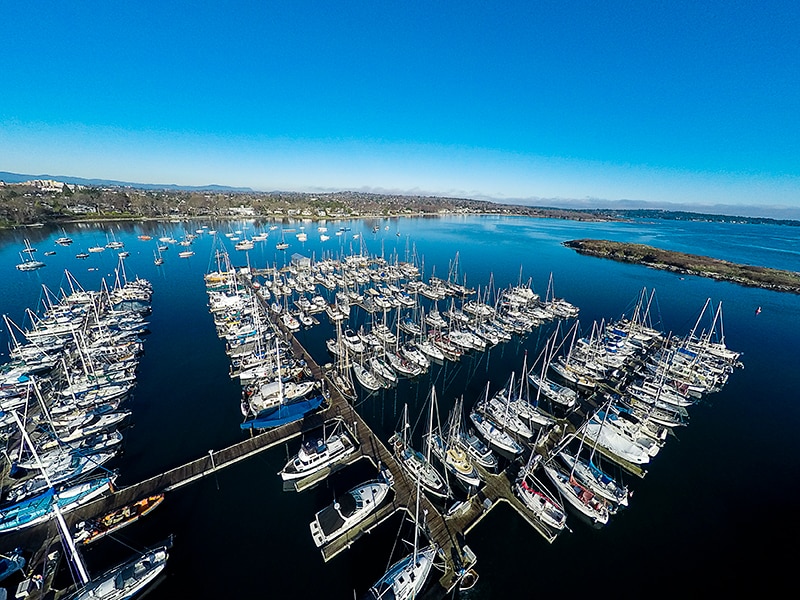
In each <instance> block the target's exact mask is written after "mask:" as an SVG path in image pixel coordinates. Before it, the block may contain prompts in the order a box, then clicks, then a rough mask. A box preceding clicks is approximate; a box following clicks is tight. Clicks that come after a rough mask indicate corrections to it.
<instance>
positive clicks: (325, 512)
mask: <svg viewBox="0 0 800 600" xmlns="http://www.w3.org/2000/svg"><path fill="white" fill-rule="evenodd" d="M389 489H390V486H389V484H388V483H387V482H386V481H382V480H381V481H379V480H374V481H367V482H366V483H362V484H361V485H357V486H356V487H354V488H352V489H351V490H349V491H348V492H347V493H345V494H344V495H343V496H341V497H340V498H338V499H337V500H336V501H334V502H333V503H332V504H329V505H328V506H326V507H325V508H323V509H322V510H321V511H319V512H318V513H317V514H316V515H314V520H313V521H312V522H311V525H310V528H311V537H312V538H313V539H314V544H315V545H316V546H317V548H320V547H322V546H323V545H325V544H327V543H328V542H330V541H331V540H333V539H335V538H337V537H339V536H340V535H342V534H344V533H346V532H347V531H349V530H350V529H352V528H353V527H355V526H356V525H357V524H358V523H360V522H361V521H363V520H364V519H366V518H367V517H368V516H369V515H371V514H372V513H373V512H375V510H376V509H377V508H378V507H379V506H380V505H381V503H382V502H383V500H384V498H386V495H387V494H388V493H389Z"/></svg>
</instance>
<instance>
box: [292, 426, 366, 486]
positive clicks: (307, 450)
mask: <svg viewBox="0 0 800 600" xmlns="http://www.w3.org/2000/svg"><path fill="white" fill-rule="evenodd" d="M355 451H356V445H355V443H354V442H353V440H352V439H351V437H350V436H349V435H348V433H347V432H346V431H345V430H344V427H343V426H342V425H341V421H339V422H337V424H336V426H335V427H334V428H333V431H332V432H331V433H330V434H325V433H323V434H322V435H321V436H318V437H314V438H311V439H308V440H305V441H304V442H303V443H302V445H301V446H300V450H299V451H298V453H297V454H296V455H295V456H294V457H292V458H291V459H290V460H289V462H287V463H286V466H285V467H284V468H283V470H281V472H280V475H281V479H283V480H284V481H289V480H293V479H301V478H303V477H308V476H309V475H313V474H314V473H316V472H317V471H321V470H322V469H324V468H325V467H329V466H331V465H333V464H335V463H337V462H339V461H341V460H343V459H345V458H347V457H348V456H350V455H351V454H352V453H353V452H355Z"/></svg>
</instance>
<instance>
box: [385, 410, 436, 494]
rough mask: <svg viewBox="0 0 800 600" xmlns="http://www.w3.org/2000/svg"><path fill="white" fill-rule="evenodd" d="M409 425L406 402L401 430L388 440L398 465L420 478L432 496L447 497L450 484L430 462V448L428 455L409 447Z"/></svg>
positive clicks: (415, 477)
mask: <svg viewBox="0 0 800 600" xmlns="http://www.w3.org/2000/svg"><path fill="white" fill-rule="evenodd" d="M432 421H433V412H431V423H432ZM410 427H411V424H410V423H409V422H408V405H407V404H406V405H405V406H404V408H403V426H402V431H401V432H397V433H395V434H394V435H393V436H392V437H391V439H390V440H389V442H390V443H391V444H392V447H393V449H394V454H395V457H397V460H398V461H399V462H400V465H401V466H402V467H403V468H404V469H405V470H406V472H407V473H408V474H409V475H411V477H413V478H414V479H419V480H420V482H421V485H422V487H423V488H425V490H427V491H428V492H429V493H431V494H433V495H434V496H438V497H440V498H447V497H448V496H450V486H449V485H448V484H447V481H446V480H445V478H444V477H442V475H441V474H440V473H439V471H438V470H436V468H435V467H434V466H433V464H432V463H431V461H430V449H429V451H428V456H425V455H424V454H422V453H421V452H419V451H418V450H415V449H414V448H412V447H411V444H410V443H409V441H408V430H409V429H410ZM430 429H431V427H429V428H428V430H429V431H430Z"/></svg>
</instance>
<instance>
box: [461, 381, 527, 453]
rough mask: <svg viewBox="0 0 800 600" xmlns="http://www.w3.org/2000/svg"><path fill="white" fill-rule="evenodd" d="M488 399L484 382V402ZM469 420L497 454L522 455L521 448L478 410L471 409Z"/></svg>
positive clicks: (487, 390) (487, 391)
mask: <svg viewBox="0 0 800 600" xmlns="http://www.w3.org/2000/svg"><path fill="white" fill-rule="evenodd" d="M488 399H489V382H488V381H487V382H486V396H485V398H484V402H486V401H487V400H488ZM469 418H470V420H471V421H472V423H473V425H475V429H476V430H477V431H478V433H479V434H480V435H481V436H482V437H483V438H484V439H485V440H486V441H487V442H488V443H489V445H490V446H491V447H492V448H494V449H495V450H497V451H498V452H500V453H501V454H502V453H505V454H509V455H511V456H517V455H519V454H522V452H523V450H524V449H523V447H522V446H520V445H519V444H518V443H517V441H516V440H515V439H514V438H513V437H511V436H510V435H509V434H508V433H506V432H505V431H504V430H503V429H501V428H500V427H499V426H498V425H497V424H496V423H495V422H494V421H493V420H492V419H491V418H490V417H488V416H487V415H485V414H483V412H480V411H478V410H475V409H473V410H472V411H471V412H470V413H469Z"/></svg>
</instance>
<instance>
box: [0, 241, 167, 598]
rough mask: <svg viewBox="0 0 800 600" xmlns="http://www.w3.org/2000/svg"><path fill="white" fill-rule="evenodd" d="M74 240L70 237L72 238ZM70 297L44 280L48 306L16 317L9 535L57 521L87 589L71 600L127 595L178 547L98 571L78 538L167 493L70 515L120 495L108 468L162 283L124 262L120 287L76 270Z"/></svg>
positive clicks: (117, 523) (1, 513) (2, 522)
mask: <svg viewBox="0 0 800 600" xmlns="http://www.w3.org/2000/svg"><path fill="white" fill-rule="evenodd" d="M65 243H66V242H65ZM65 279H66V282H67V286H68V288H69V291H68V292H65V291H64V290H63V289H62V290H60V294H59V295H56V294H54V293H52V292H51V291H50V290H49V289H48V288H47V287H46V286H43V294H42V298H43V306H42V308H41V310H40V311H39V312H34V311H32V310H30V309H29V310H28V311H26V321H28V323H24V325H26V326H25V327H22V326H18V325H17V324H16V323H14V322H13V321H12V320H11V319H10V318H9V317H8V316H7V315H4V317H3V318H4V321H5V324H6V326H7V328H8V332H9V339H10V349H9V351H10V356H11V361H10V362H9V363H7V364H5V365H3V367H2V368H1V369H0V373H1V375H0V409H1V410H2V413H0V426H1V427H2V436H3V440H4V442H5V448H4V454H6V456H7V457H8V458H9V463H10V464H9V465H8V469H9V470H8V471H7V472H6V476H5V477H4V478H3V482H4V483H5V485H4V486H3V489H2V498H3V500H2V505H0V533H2V532H11V531H17V530H20V529H24V528H28V527H31V526H34V525H37V524H39V523H43V522H46V521H49V520H51V519H54V520H56V521H57V523H58V525H59V533H60V534H61V537H62V541H63V543H64V546H65V549H67V555H68V557H69V560H70V566H71V567H72V568H73V569H74V571H75V573H76V575H77V577H78V585H77V587H76V589H75V590H74V591H73V592H71V595H70V596H69V597H70V598H127V597H130V596H131V595H133V594H135V593H137V592H138V591H139V590H141V589H143V588H144V587H146V586H147V585H148V584H149V583H150V582H151V581H153V579H154V578H155V577H156V576H157V575H158V573H160V572H161V570H163V568H164V566H165V563H166V560H167V556H168V553H167V548H168V545H169V544H168V543H165V544H162V545H159V546H158V547H156V548H153V549H149V550H147V551H145V552H144V553H141V554H137V555H136V556H134V557H133V558H132V559H130V560H129V561H126V562H125V563H123V564H121V565H118V566H116V567H114V568H113V569H111V570H109V571H108V572H106V573H104V574H103V575H100V576H99V577H90V576H89V574H88V571H87V569H86V567H85V565H84V564H83V559H82V557H81V555H80V553H79V552H78V550H77V547H76V544H87V543H91V542H93V541H95V540H96V539H100V538H102V537H104V536H105V535H108V534H109V533H111V532H113V531H116V530H117V529H119V528H121V527H124V526H126V525H128V524H130V523H132V522H134V521H136V520H137V519H138V518H139V517H141V516H143V515H144V514H147V513H148V512H149V511H150V510H152V509H153V508H155V507H156V506H158V504H160V502H161V501H162V500H163V496H160V497H153V498H147V499H142V500H140V501H137V502H136V503H134V504H133V505H131V506H128V507H123V508H121V509H118V510H116V511H114V512H113V513H109V514H108V515H102V516H98V517H97V518H92V519H89V520H86V521H84V522H82V523H79V524H78V525H77V526H76V528H74V529H68V528H67V525H66V521H65V519H64V515H65V514H67V513H69V512H70V511H72V510H74V509H76V508H78V507H80V506H83V505H85V504H87V503H88V502H90V501H91V500H93V499H95V498H99V497H101V496H103V495H104V494H108V493H110V492H111V491H113V484H114V481H115V480H116V478H117V473H116V472H114V471H111V470H109V469H108V467H107V466H106V465H107V464H108V463H109V462H110V461H111V460H112V459H113V458H114V457H115V456H116V455H117V454H118V452H119V451H120V449H121V448H122V439H123V434H122V431H121V426H122V425H123V424H124V422H125V421H126V419H128V418H129V416H130V414H131V411H130V410H129V409H127V408H125V407H124V404H125V401H126V399H127V398H129V396H130V394H131V392H132V390H133V388H134V386H135V382H136V371H137V367H138V360H139V357H140V355H141V353H142V351H143V340H142V336H144V335H145V334H146V333H147V331H148V330H147V325H148V323H147V321H146V318H147V315H149V314H150V299H151V295H152V286H151V285H150V283H149V282H148V281H146V280H143V279H140V278H138V277H137V278H136V279H133V280H128V279H127V277H126V276H125V273H124V268H123V264H122V259H120V263H119V266H118V268H117V270H116V280H115V282H114V284H113V286H112V287H109V285H108V284H107V283H106V282H105V280H104V281H103V284H102V289H101V290H99V291H88V290H85V289H84V288H83V287H81V286H80V284H79V283H78V282H77V280H76V279H75V278H74V276H72V274H71V273H69V271H65Z"/></svg>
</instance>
